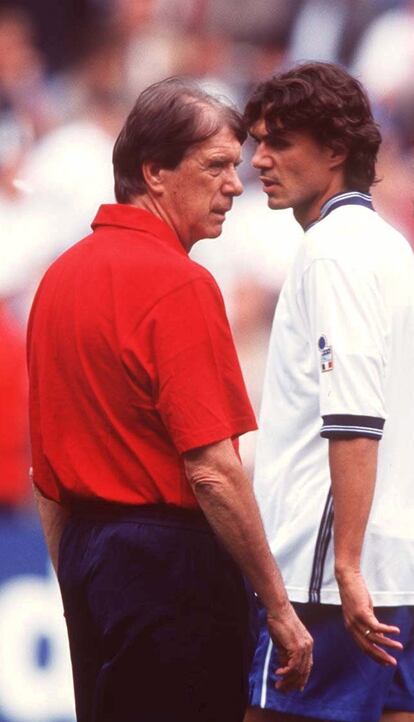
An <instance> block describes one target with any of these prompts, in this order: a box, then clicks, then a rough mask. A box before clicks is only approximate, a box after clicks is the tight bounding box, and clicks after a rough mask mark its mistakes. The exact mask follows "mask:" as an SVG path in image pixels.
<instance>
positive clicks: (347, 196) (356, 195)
mask: <svg viewBox="0 0 414 722" xmlns="http://www.w3.org/2000/svg"><path fill="white" fill-rule="evenodd" d="M340 206H365V208H370V209H371V211H373V210H374V206H373V205H372V198H371V196H370V195H369V194H368V193H360V192H359V191H348V192H347V193H338V194H337V195H335V196H332V198H329V199H328V200H327V201H326V202H325V203H324V204H323V206H322V208H321V212H320V215H319V218H318V219H317V220H316V221H312V223H309V225H308V226H307V227H306V228H305V231H308V230H309V228H312V226H314V225H315V223H319V221H321V220H322V219H323V218H326V216H328V215H329V213H331V211H334V210H335V208H339V207H340Z"/></svg>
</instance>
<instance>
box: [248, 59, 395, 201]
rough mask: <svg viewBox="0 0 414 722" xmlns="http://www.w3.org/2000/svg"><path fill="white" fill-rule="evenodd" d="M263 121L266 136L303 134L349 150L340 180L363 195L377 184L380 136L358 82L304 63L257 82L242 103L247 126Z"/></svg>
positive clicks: (329, 65) (336, 68)
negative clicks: (286, 132)
mask: <svg viewBox="0 0 414 722" xmlns="http://www.w3.org/2000/svg"><path fill="white" fill-rule="evenodd" d="M260 118H264V120H265V123H266V128H267V132H268V133H269V135H270V139H271V136H272V134H276V133H277V132H278V131H280V130H281V129H284V130H306V131H308V132H310V133H311V134H312V136H313V137H314V138H315V139H316V140H317V141H319V142H321V143H324V144H326V145H328V146H330V147H332V148H338V149H343V148H345V149H346V150H347V151H348V157H347V160H346V162H345V181H346V184H347V187H348V188H349V189H354V190H359V191H361V192H363V193H367V192H368V191H369V189H370V187H371V186H372V185H373V183H376V182H377V178H376V176H375V164H376V160H377V153H378V149H379V146H380V144H381V134H380V132H379V129H378V126H377V124H376V123H375V121H374V118H373V116H372V111H371V106H370V103H369V100H368V97H367V95H366V93H365V91H364V89H363V87H362V86H361V84H360V83H359V82H358V80H356V79H355V78H353V77H352V76H351V75H349V73H347V72H346V71H345V70H344V69H343V68H341V67H340V66H338V65H334V64H332V63H319V62H318V63H317V62H315V63H303V64H300V65H297V66H295V67H294V68H292V69H291V70H289V71H287V72H285V73H281V74H279V75H275V76H274V77H273V78H270V79H269V80H267V81H266V82H264V83H261V84H260V85H259V86H258V87H257V89H256V90H255V92H254V93H253V95H252V96H251V98H250V100H249V101H248V103H247V105H246V109H245V111H244V119H245V122H246V124H247V127H251V126H252V125H253V124H254V123H255V122H256V121H257V120H259V119H260Z"/></svg>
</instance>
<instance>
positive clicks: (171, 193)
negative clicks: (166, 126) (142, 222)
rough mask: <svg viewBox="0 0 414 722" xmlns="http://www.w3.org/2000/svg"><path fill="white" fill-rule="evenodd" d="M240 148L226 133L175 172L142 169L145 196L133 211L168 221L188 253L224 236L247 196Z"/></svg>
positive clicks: (189, 155) (191, 152) (193, 150)
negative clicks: (238, 199)
mask: <svg viewBox="0 0 414 722" xmlns="http://www.w3.org/2000/svg"><path fill="white" fill-rule="evenodd" d="M240 151H241V145H240V143H239V141H238V140H237V138H235V136H234V134H233V132H232V131H231V130H230V128H228V127H226V126H225V127H223V128H222V129H221V130H219V131H218V132H217V133H216V134H215V135H213V136H212V137H211V138H208V140H206V141H204V142H203V143H200V144H199V145H197V146H194V147H193V148H190V149H189V151H188V153H187V154H186V156H185V157H184V158H183V160H182V161H181V163H180V164H179V166H178V167H177V168H175V169H174V170H167V169H165V168H156V167H155V166H154V164H153V163H147V164H144V168H143V172H144V177H145V181H146V184H147V189H148V191H147V194H146V195H145V196H141V197H139V198H137V199H136V203H135V205H138V206H140V207H145V208H147V210H149V211H151V212H152V213H154V214H155V215H157V216H158V217H160V218H161V219H162V220H164V221H165V222H166V223H167V224H168V225H169V226H170V227H171V228H172V229H173V230H174V231H175V233H176V234H177V236H178V238H179V239H180V241H181V243H182V245H183V246H184V248H185V249H186V250H187V251H188V250H190V248H191V246H192V245H193V244H194V243H195V242H196V241H198V240H200V239H201V238H216V237H217V236H219V235H220V233H221V231H222V226H223V223H224V220H225V217H226V213H227V211H229V210H230V208H231V207H232V203H233V198H234V196H238V195H240V194H241V193H242V191H243V186H242V184H241V181H240V178H239V176H238V173H237V167H238V165H239V164H240V162H241V160H240Z"/></svg>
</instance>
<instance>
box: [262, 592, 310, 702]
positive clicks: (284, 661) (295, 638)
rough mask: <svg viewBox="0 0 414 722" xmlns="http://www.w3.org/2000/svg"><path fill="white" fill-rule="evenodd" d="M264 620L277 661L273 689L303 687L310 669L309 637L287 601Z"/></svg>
mask: <svg viewBox="0 0 414 722" xmlns="http://www.w3.org/2000/svg"><path fill="white" fill-rule="evenodd" d="M267 623H268V627H269V633H270V636H271V638H272V640H273V643H274V644H275V646H276V647H277V650H278V654H279V660H280V666H279V667H278V669H277V670H276V676H277V678H278V679H277V682H276V688H277V689H279V690H280V691H281V692H290V691H292V690H294V689H300V690H303V689H304V687H305V685H306V682H307V681H308V678H309V675H310V672H311V669H312V663H313V660H312V649H313V639H312V637H311V636H310V634H309V632H308V631H307V629H306V627H304V625H303V624H302V622H301V621H300V619H299V617H298V616H297V614H296V612H295V610H294V609H293V607H292V605H291V604H290V603H289V602H288V603H287V604H286V605H285V607H284V608H283V610H282V612H280V611H279V613H278V614H275V615H272V614H271V613H268V616H267Z"/></svg>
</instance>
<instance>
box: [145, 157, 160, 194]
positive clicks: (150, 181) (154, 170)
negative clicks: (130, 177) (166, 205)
mask: <svg viewBox="0 0 414 722" xmlns="http://www.w3.org/2000/svg"><path fill="white" fill-rule="evenodd" d="M164 173H165V171H164V169H163V168H161V167H160V166H159V165H158V163H155V162H154V161H153V160H144V162H143V164H142V175H143V176H144V181H145V185H146V186H147V188H148V190H151V191H152V192H153V193H155V194H156V195H161V193H162V191H163V189H164Z"/></svg>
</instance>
